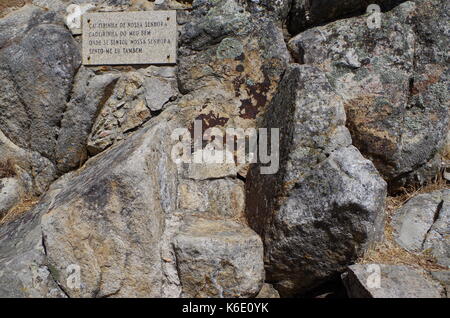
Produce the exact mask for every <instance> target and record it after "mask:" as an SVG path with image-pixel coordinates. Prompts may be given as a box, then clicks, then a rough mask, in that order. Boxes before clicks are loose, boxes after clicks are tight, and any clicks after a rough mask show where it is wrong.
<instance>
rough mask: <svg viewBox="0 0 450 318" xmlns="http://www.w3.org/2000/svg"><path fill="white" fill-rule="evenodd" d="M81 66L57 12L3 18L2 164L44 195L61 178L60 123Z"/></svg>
mask: <svg viewBox="0 0 450 318" xmlns="http://www.w3.org/2000/svg"><path fill="white" fill-rule="evenodd" d="M79 65H80V54H79V50H78V47H77V45H76V43H75V41H74V39H73V38H72V36H71V35H70V32H68V31H67V29H65V27H64V25H63V24H62V20H61V17H60V16H59V15H57V14H56V13H55V12H54V11H50V10H43V9H42V8H38V7H36V6H31V5H27V6H25V7H23V8H21V9H20V10H17V11H14V12H12V13H11V14H9V15H7V16H6V17H4V18H2V19H0V130H1V132H0V148H1V151H0V160H2V162H4V161H5V160H8V159H11V160H13V161H15V162H16V164H17V165H18V166H20V168H21V169H22V170H23V173H22V175H23V176H25V175H27V177H25V179H28V180H27V181H26V182H25V183H28V182H31V183H32V187H31V188H30V189H27V191H28V192H31V194H34V195H39V194H41V193H43V192H44V191H45V190H46V189H47V187H48V186H49V184H50V183H51V182H52V181H53V180H54V179H55V178H56V176H57V173H56V168H55V163H56V160H57V158H56V146H57V142H58V137H59V136H60V134H61V131H60V130H61V128H60V126H61V120H62V118H63V113H64V111H65V108H66V100H67V99H68V97H69V94H70V92H71V89H72V82H73V77H74V74H75V72H76V70H77V68H78V67H79Z"/></svg>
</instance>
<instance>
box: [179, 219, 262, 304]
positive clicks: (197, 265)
mask: <svg viewBox="0 0 450 318" xmlns="http://www.w3.org/2000/svg"><path fill="white" fill-rule="evenodd" d="M174 245H175V254H176V258H177V266H178V272H179V275H180V282H181V284H182V286H183V294H182V296H183V297H200V298H205V297H225V298H236V297H254V296H256V294H257V293H258V292H259V291H260V289H261V287H262V284H263V281H264V266H263V247H262V243H261V239H260V238H259V236H258V235H257V234H256V233H255V232H253V231H252V230H251V229H249V228H248V227H245V226H243V225H241V224H239V223H236V222H232V221H210V220H202V219H196V218H193V219H189V220H187V221H186V223H185V224H184V225H183V226H182V227H181V229H180V233H179V234H178V235H177V236H176V237H175V241H174Z"/></svg>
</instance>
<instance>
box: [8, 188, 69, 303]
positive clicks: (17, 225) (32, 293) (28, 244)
mask: <svg viewBox="0 0 450 318" xmlns="http://www.w3.org/2000/svg"><path fill="white" fill-rule="evenodd" d="M50 192H51V190H49V193H50ZM49 197H50V195H49V196H48V197H47V198H45V199H43V200H42V201H41V203H40V204H39V205H38V206H36V208H35V209H33V210H32V211H30V212H28V213H26V214H23V215H22V216H21V218H19V219H18V220H16V221H14V222H11V223H6V224H2V225H1V226H0V297H2V298H3V297H15V298H17V297H21V298H22V297H32V298H36V297H65V294H64V293H63V291H62V290H61V289H60V288H59V287H58V285H57V284H56V283H55V281H54V280H53V277H52V275H51V274H50V270H49V267H48V264H47V262H46V258H45V248H44V246H43V245H42V232H41V228H40V215H41V213H42V212H43V211H45V209H47V208H48V207H49V206H50V205H51V201H49V200H47V199H48V198H49Z"/></svg>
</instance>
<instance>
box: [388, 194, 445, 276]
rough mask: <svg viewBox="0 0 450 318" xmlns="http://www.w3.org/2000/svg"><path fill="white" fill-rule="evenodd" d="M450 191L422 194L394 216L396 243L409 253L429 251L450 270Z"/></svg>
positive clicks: (439, 262)
mask: <svg viewBox="0 0 450 318" xmlns="http://www.w3.org/2000/svg"><path fill="white" fill-rule="evenodd" d="M449 218H450V190H449V189H446V190H441V191H436V192H431V193H426V194H420V195H418V196H416V197H414V198H412V199H411V200H409V201H408V202H407V203H406V204H405V205H404V206H403V207H401V208H400V209H399V210H397V211H396V212H395V214H394V216H393V220H392V226H393V228H394V237H395V240H396V242H397V243H398V244H399V245H400V246H402V247H403V248H405V249H407V250H408V251H411V252H414V253H419V252H427V253H430V254H431V255H432V256H434V257H435V258H436V260H437V263H438V264H440V265H442V266H446V267H449V268H450V226H449Z"/></svg>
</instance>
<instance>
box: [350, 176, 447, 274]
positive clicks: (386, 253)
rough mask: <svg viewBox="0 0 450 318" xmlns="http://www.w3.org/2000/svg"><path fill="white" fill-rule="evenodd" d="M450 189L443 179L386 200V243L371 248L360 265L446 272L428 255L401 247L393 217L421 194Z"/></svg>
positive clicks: (407, 190) (361, 259)
mask: <svg viewBox="0 0 450 318" xmlns="http://www.w3.org/2000/svg"><path fill="white" fill-rule="evenodd" d="M448 188H450V184H449V183H448V182H447V181H445V179H443V178H442V177H439V178H438V179H437V180H435V182H433V183H430V184H428V185H426V186H423V187H418V188H409V189H404V190H403V192H402V193H401V194H399V195H396V196H392V197H388V198H387V200H386V210H385V213H386V225H385V229H384V241H383V242H380V243H378V244H376V245H375V246H373V247H372V248H370V249H369V250H368V251H366V253H365V254H364V256H363V257H361V258H360V259H358V261H357V263H360V264H370V263H376V264H389V265H408V266H412V267H416V268H417V267H419V268H423V269H425V270H429V271H439V270H446V268H445V267H443V266H440V265H438V264H436V260H435V259H434V258H433V257H432V256H431V255H429V254H427V253H421V254H414V253H411V252H409V251H407V250H405V249H403V248H402V247H401V246H399V245H398V244H397V243H396V242H395V240H394V235H393V231H394V230H393V228H392V224H391V222H392V217H393V215H394V214H395V212H396V211H397V210H398V209H399V208H400V207H402V206H403V205H404V204H405V203H406V202H408V201H409V200H410V199H411V198H412V197H415V196H417V195H419V194H421V193H428V192H433V191H437V190H442V189H448Z"/></svg>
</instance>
